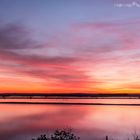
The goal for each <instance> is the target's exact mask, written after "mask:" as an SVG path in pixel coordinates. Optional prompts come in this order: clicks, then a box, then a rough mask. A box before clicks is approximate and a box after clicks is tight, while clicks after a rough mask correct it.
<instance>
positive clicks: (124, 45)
mask: <svg viewBox="0 0 140 140" xmlns="http://www.w3.org/2000/svg"><path fill="white" fill-rule="evenodd" d="M119 4H121V7H119V6H118V5H119ZM128 4H129V5H130V6H129V7H128V6H127V5H128ZM138 5H140V1H138V0H135V1H132V0H125V1H124V0H0V93H13V92H14V93H23V92H24V93H38V92H39V93H48V92H51V93H58V92H62V93H71V92H73V93H74V92H80V93H85V92H86V93H140V7H139V6H138Z"/></svg>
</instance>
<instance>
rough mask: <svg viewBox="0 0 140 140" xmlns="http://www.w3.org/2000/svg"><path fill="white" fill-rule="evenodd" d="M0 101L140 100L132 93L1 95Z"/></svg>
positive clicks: (138, 95) (138, 96)
mask: <svg viewBox="0 0 140 140" xmlns="http://www.w3.org/2000/svg"><path fill="white" fill-rule="evenodd" d="M0 99H140V94H132V93H131V94H130V93H128V94H127V93H114V94H113V93H110V94H109V93H108V94H106V93H105V94H103V93H102V94H101V93H66V94H64V93H0Z"/></svg>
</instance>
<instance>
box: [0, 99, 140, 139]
mask: <svg viewBox="0 0 140 140" xmlns="http://www.w3.org/2000/svg"><path fill="white" fill-rule="evenodd" d="M12 100H13V99H12ZM8 101H9V99H8ZM14 101H16V100H14ZM17 101H19V100H17ZM20 101H25V100H20ZM32 101H34V102H36V101H44V99H43V100H34V99H33V100H32ZM47 101H49V102H51V101H53V102H54V101H64V102H65V101H67V102H91V101H92V102H107V103H108V102H111V103H112V102H113V103H114V102H115V103H116V102H117V103H118V102H119V103H130V102H131V103H132V102H133V103H134V102H135V103H136V102H137V103H138V102H139V100H138V99H136V100H132V99H129V100H128V99H127V100H126V99H125V100H124V99H122V100H118V99H117V100H116V99H115V100H114V99H113V100H110V99H109V100H107V99H102V100H101V99H93V100H89V99H86V100H83V99H80V100H70V99H68V100H58V99H57V100H55V99H54V100H47ZM0 108H1V113H0V126H3V127H0V138H1V139H3V140H9V136H10V138H11V140H19V139H20V140H25V139H27V140H28V139H32V138H34V136H36V135H39V134H42V133H45V132H46V131H47V132H52V131H53V130H55V129H57V128H64V127H72V128H73V129H74V131H76V134H77V135H79V136H80V137H81V140H92V139H96V140H98V138H99V139H100V140H103V139H105V136H106V135H108V136H109V138H110V139H111V138H114V139H120V140H121V139H122V140H123V139H128V136H130V135H131V134H132V133H133V132H134V130H137V132H139V131H140V125H139V116H140V107H139V106H84V105H83V106H80V105H77V106H74V105H73V106H65V105H63V106H61V105H35V104H34V105H27V104H25V105H21V104H16V105H15V104H14V105H13V104H12V105H11V104H0ZM6 135H8V137H6ZM15 136H16V137H17V138H15Z"/></svg>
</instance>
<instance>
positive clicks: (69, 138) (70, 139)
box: [32, 129, 80, 140]
mask: <svg viewBox="0 0 140 140" xmlns="http://www.w3.org/2000/svg"><path fill="white" fill-rule="evenodd" d="M79 139H80V138H79V137H77V136H76V135H75V134H74V133H73V132H72V130H71V129H63V130H55V132H54V134H52V135H51V136H50V137H47V136H46V135H40V136H39V137H38V138H37V139H32V140H79Z"/></svg>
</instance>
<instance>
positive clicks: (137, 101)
mask: <svg viewBox="0 0 140 140" xmlns="http://www.w3.org/2000/svg"><path fill="white" fill-rule="evenodd" d="M0 102H34V103H36V102H37V103H38V102H41V103H42V102H46V103H47V102H48V103H50V102H54V103H58V102H61V103H110V104H140V99H0Z"/></svg>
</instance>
